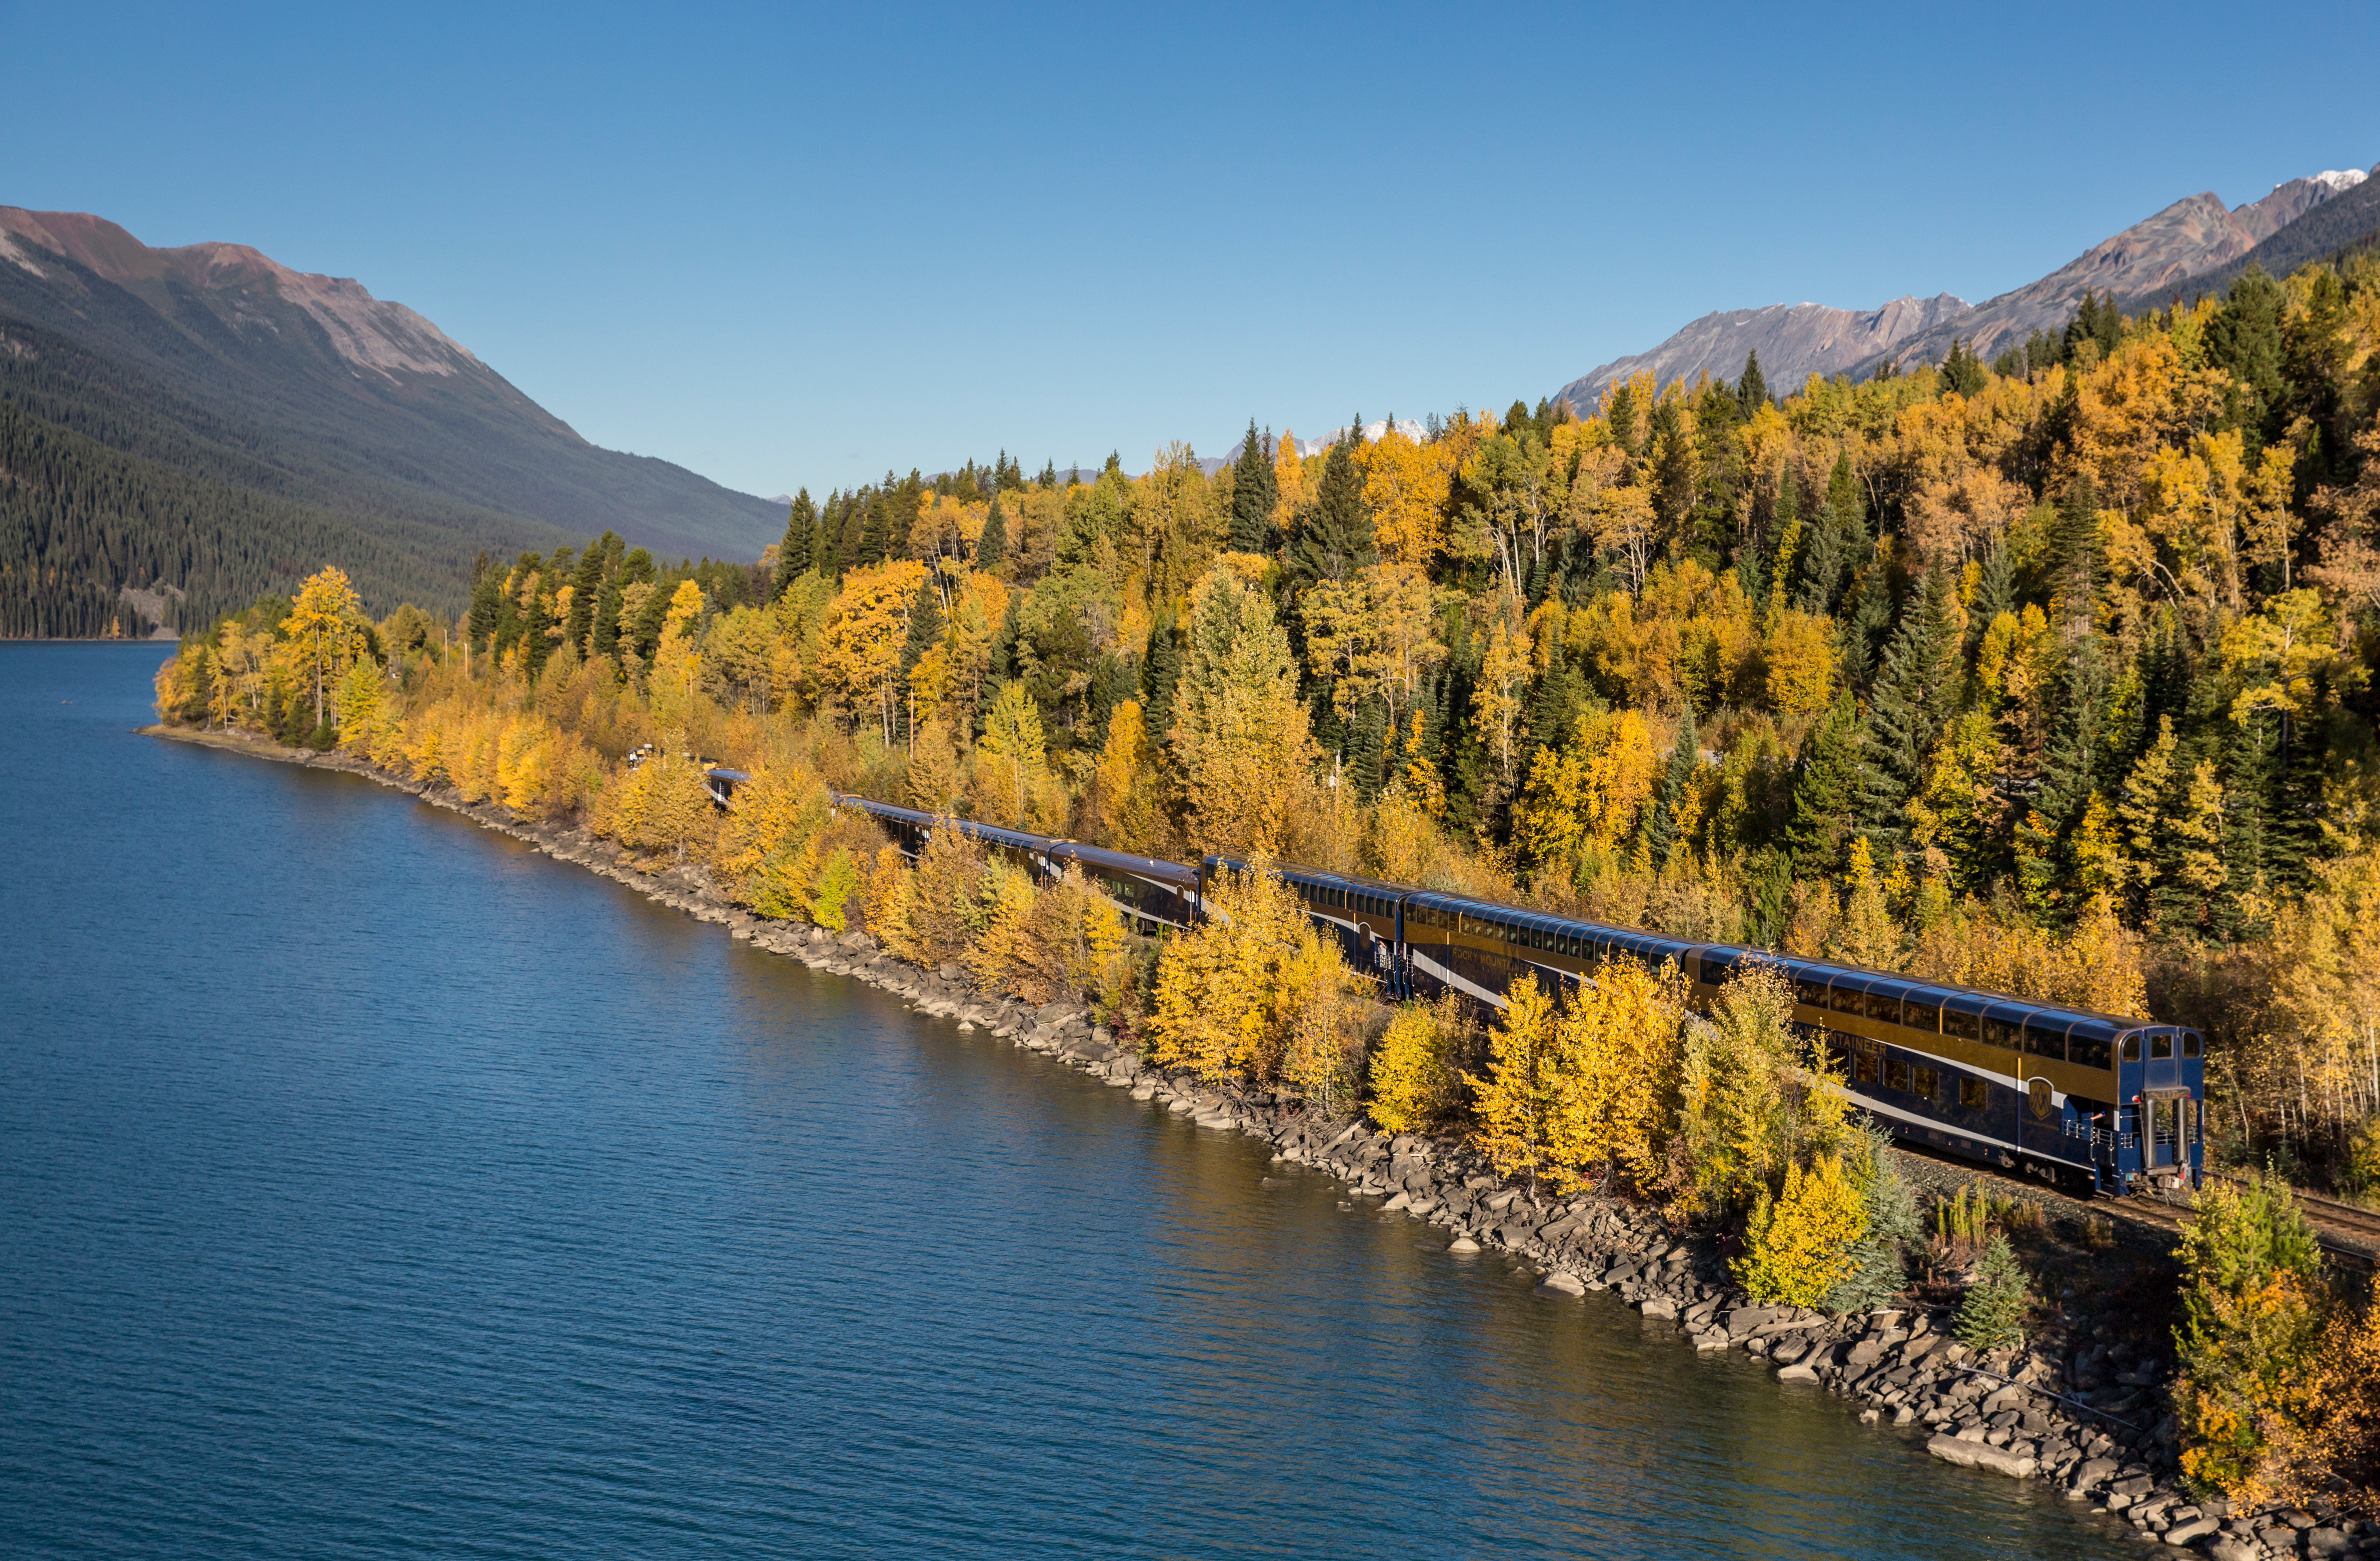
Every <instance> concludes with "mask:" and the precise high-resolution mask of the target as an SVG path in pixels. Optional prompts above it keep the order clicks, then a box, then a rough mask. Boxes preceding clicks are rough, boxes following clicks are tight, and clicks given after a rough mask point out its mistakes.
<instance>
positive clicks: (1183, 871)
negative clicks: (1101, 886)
mask: <svg viewBox="0 0 2380 1561" xmlns="http://www.w3.org/2000/svg"><path fill="white" fill-rule="evenodd" d="M1050 858H1051V859H1052V860H1057V861H1078V862H1081V863H1083V864H1084V865H1085V866H1087V867H1104V868H1110V869H1112V870H1114V871H1115V872H1135V873H1138V874H1139V875H1140V876H1142V877H1144V878H1161V879H1163V880H1164V881H1165V882H1167V883H1169V884H1196V883H1197V882H1198V872H1197V870H1196V868H1191V867H1184V865H1183V864H1182V863H1180V862H1178V861H1167V860H1165V859H1164V858H1163V857H1137V856H1135V855H1133V854H1132V853H1131V852H1130V851H1111V850H1109V849H1108V848H1106V847H1104V846H1086V845H1084V844H1083V843H1082V842H1081V841H1079V840H1059V841H1055V842H1053V843H1052V844H1051V845H1050Z"/></svg>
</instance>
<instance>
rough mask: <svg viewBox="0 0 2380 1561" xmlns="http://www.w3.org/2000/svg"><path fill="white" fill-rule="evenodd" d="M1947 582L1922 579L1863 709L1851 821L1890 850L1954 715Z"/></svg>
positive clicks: (1934, 576)
mask: <svg viewBox="0 0 2380 1561" xmlns="http://www.w3.org/2000/svg"><path fill="white" fill-rule="evenodd" d="M1954 606H1955V603H1954V602H1953V599H1952V596H1951V590H1950V583H1949V578H1948V577H1947V575H1946V574H1945V573H1944V571H1942V570H1940V569H1936V570H1933V571H1931V572H1930V573H1928V574H1927V576H1926V577H1925V587H1924V589H1923V590H1921V591H1918V592H1916V593H1915V594H1914V595H1913V596H1912V598H1911V599H1910V602H1909V604H1908V606H1907V607H1906V608H1905V609H1903V611H1902V612H1901V615H1900V627H1899V628H1897V629H1895V630H1894V632H1893V636H1892V641H1891V643H1890V644H1888V645H1887V646H1886V647H1885V652H1884V662H1883V665H1882V666H1881V667H1879V668H1878V670H1877V673H1876V688H1875V690H1874V692H1873V694H1872V696H1871V698H1870V701H1869V704H1868V714H1867V726H1866V730H1865V735H1864V743H1863V745H1862V755H1861V762H1860V779H1859V797H1858V803H1857V817H1858V820H1859V823H1860V824H1861V826H1862V829H1863V830H1864V833H1865V834H1866V835H1868V836H1869V837H1870V838H1871V839H1873V840H1875V841H1876V843H1878V844H1879V845H1890V846H1892V847H1894V848H1899V846H1900V844H1901V843H1902V842H1903V841H1904V840H1906V839H1907V837H1908V831H1909V819H1908V812H1907V808H1908V803H1909V799H1910V798H1912V797H1913V796H1915V795H1916V794H1917V789H1918V787H1921V786H1923V785H1924V784H1925V764H1926V761H1927V760H1928V758H1929V757H1930V756H1931V755H1932V754H1933V751H1934V744H1935V743H1936V742H1937V740H1938V739H1939V738H1941V735H1942V733H1943V731H1944V730H1945V729H1946V728H1947V727H1948V726H1949V722H1950V717H1951V716H1952V715H1953V714H1954V713H1956V712H1957V709H1958V699H1959V681H1960V679H1959V625H1958V619H1957V618H1956V616H1954V615H1953V608H1954Z"/></svg>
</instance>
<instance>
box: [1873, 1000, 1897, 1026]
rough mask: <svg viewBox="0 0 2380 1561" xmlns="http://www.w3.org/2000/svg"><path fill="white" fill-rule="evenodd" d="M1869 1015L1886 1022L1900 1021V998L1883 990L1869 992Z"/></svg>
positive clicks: (1894, 1022) (1895, 1022)
mask: <svg viewBox="0 0 2380 1561" xmlns="http://www.w3.org/2000/svg"><path fill="white" fill-rule="evenodd" d="M1867 1017H1868V1018H1872V1019H1877V1020H1880V1021H1882V1022H1883V1023H1885V1024H1899V1023H1900V998H1898V997H1895V996H1892V995H1890V994H1887V993H1882V992H1871V993H1869V994H1867Z"/></svg>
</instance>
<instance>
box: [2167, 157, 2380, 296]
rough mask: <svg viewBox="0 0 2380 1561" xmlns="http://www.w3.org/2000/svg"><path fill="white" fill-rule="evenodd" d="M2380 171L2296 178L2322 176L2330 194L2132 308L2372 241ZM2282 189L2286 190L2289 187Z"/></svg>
mask: <svg viewBox="0 0 2380 1561" xmlns="http://www.w3.org/2000/svg"><path fill="white" fill-rule="evenodd" d="M2375 176H2380V166H2374V169H2373V170H2372V172H2371V173H2370V174H2362V173H2355V172H2352V171H2350V172H2347V173H2331V174H2317V175H2315V176H2314V179H2313V180H2307V179H2296V180H2292V181H2291V183H2294V184H2307V183H2313V182H2315V181H2316V180H2319V181H2321V182H2322V183H2324V184H2325V185H2327V186H2328V187H2329V193H2328V194H2326V195H2325V196H2324V197H2323V198H2322V199H2321V200H2319V201H2311V202H2308V204H2307V205H2306V207H2305V208H2304V210H2302V211H2301V213H2299V214H2298V215H2297V216H2295V217H2294V218H2292V219H2291V220H2290V221H2289V222H2288V223H2287V224H2285V225H2284V226H2281V227H2280V228H2278V229H2277V230H2276V231H2275V232H2274V233H2273V234H2272V235H2271V237H2269V238H2265V240H2264V241H2263V242H2261V243H2259V244H2258V245H2257V246H2256V247H2255V248H2254V249H2253V250H2249V251H2248V252H2247V253H2246V254H2244V255H2241V256H2240V257H2239V258H2238V259H2236V260H2231V261H2227V262H2224V263H2223V264H2221V265H2218V266H2216V267H2215V268H2214V269H2213V270H2210V271H2202V272H2200V273H2198V274H2196V275H2194V276H2192V277H2190V278H2189V279H2187V280H2186V281H2183V282H2180V283H2174V284H2170V285H2168V286H2167V287H2158V288H2153V289H2150V290H2147V291H2144V292H2142V293H2138V294H2135V295H2133V297H2132V299H2131V307H2132V308H2133V309H2134V310H2141V309H2146V308H2148V307H2150V306H2151V305H2155V306H2158V307H2163V306H2165V305H2167V304H2169V303H2172V302H2174V301H2175V300H2177V299H2180V300H2182V301H2185V302H2186V301H2188V300H2189V299H2192V298H2195V297H2197V296H2198V295H2199V294H2202V293H2209V294H2217V293H2220V292H2222V291H2223V290H2224V289H2225V288H2226V287H2229V286H2230V285H2231V279H2232V278H2233V277H2235V276H2237V275H2239V274H2240V273H2241V272H2243V271H2245V270H2247V269H2248V268H2249V267H2250V266H2252V265H2261V266H2263V267H2264V268H2265V271H2266V272H2268V273H2269V274H2272V275H2275V276H2287V275H2288V274H2289V273H2291V272H2293V271H2295V270H2297V269H2298V267H2300V266H2301V265H2305V264H2308V263H2310V262H2314V261H2323V260H2328V259H2330V258H2331V257H2333V256H2334V255H2337V254H2338V253H2339V252H2340V251H2342V250H2348V249H2350V248H2352V247H2353V246H2355V245H2357V244H2362V243H2369V242H2371V241H2372V240H2373V238H2374V236H2375V235H2380V177H2375ZM2281 188H2282V189H2288V188H2289V186H2288V185H2284V186H2282V187H2281Z"/></svg>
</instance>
